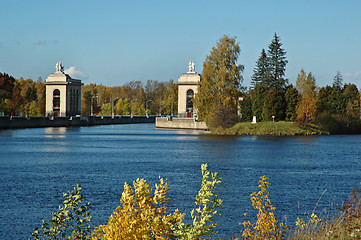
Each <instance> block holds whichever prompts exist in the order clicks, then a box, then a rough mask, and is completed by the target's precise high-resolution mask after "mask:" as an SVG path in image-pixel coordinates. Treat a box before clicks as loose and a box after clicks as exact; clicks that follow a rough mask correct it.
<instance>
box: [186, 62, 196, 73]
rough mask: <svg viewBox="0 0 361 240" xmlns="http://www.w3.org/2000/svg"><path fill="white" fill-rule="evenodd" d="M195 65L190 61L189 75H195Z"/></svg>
mask: <svg viewBox="0 0 361 240" xmlns="http://www.w3.org/2000/svg"><path fill="white" fill-rule="evenodd" d="M195 72H196V70H195V64H194V62H193V61H189V65H188V73H195Z"/></svg>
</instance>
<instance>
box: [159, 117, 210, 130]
mask: <svg viewBox="0 0 361 240" xmlns="http://www.w3.org/2000/svg"><path fill="white" fill-rule="evenodd" d="M155 127H157V128H171V129H195V130H207V125H206V123H205V122H197V121H195V119H194V118H170V117H157V118H156V120H155Z"/></svg>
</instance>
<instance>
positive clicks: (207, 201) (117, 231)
mask: <svg viewBox="0 0 361 240" xmlns="http://www.w3.org/2000/svg"><path fill="white" fill-rule="evenodd" d="M201 168H202V176H203V177H202V185H201V189H200V191H199V192H198V194H197V196H196V202H195V204H196V205H197V206H198V208H196V209H193V210H192V211H191V217H192V224H185V223H184V222H183V219H184V217H185V214H184V213H181V212H180V211H179V210H178V209H176V210H175V211H174V213H172V214H167V210H168V207H167V205H168V203H169V201H170V200H169V198H168V197H166V194H167V193H168V189H169V188H168V182H164V180H163V179H162V178H160V180H159V181H160V182H159V184H156V185H155V191H154V193H153V192H152V187H151V185H150V184H148V183H147V182H146V180H144V179H137V180H136V181H134V182H133V186H134V189H132V187H131V186H130V185H128V184H127V183H125V184H124V191H123V193H122V197H121V199H120V202H121V206H118V207H117V209H116V210H115V211H114V214H113V215H112V216H111V217H110V218H109V220H108V223H107V225H100V226H99V227H97V228H96V229H95V231H94V233H93V235H92V237H93V239H205V236H210V235H211V234H212V233H214V234H215V233H217V231H215V227H216V225H217V224H216V223H211V222H212V221H213V219H212V217H213V216H214V215H218V213H217V211H216V210H215V208H219V207H220V206H221V204H222V200H220V199H219V198H218V195H217V193H216V191H217V189H216V186H215V185H216V184H219V183H220V182H221V181H220V178H219V177H218V173H211V180H208V178H209V175H210V172H209V171H208V170H207V164H202V167H201ZM208 223H211V224H208Z"/></svg>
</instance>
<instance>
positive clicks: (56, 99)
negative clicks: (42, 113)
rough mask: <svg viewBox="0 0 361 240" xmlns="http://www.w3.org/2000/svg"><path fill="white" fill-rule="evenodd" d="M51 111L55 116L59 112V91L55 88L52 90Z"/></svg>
mask: <svg viewBox="0 0 361 240" xmlns="http://www.w3.org/2000/svg"><path fill="white" fill-rule="evenodd" d="M53 113H54V116H55V117H58V116H59V114H60V91H59V89H55V90H54V92H53Z"/></svg>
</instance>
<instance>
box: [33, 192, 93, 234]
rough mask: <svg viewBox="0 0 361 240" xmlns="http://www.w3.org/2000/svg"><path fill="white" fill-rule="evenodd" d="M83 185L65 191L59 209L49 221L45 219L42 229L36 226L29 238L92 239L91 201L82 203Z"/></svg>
mask: <svg viewBox="0 0 361 240" xmlns="http://www.w3.org/2000/svg"><path fill="white" fill-rule="evenodd" d="M81 189H82V188H81V186H80V185H77V186H76V187H75V188H74V190H73V191H71V192H68V193H63V200H62V202H61V205H60V206H59V211H57V212H53V213H52V217H51V219H50V220H49V223H47V222H45V221H44V220H43V224H42V226H41V227H42V231H40V230H39V228H35V229H34V232H33V234H32V235H31V236H30V238H29V239H36V240H40V239H90V223H91V218H92V217H91V216H89V206H90V203H89V202H88V203H86V204H82V202H83V201H85V198H84V197H83V196H82V195H81V194H80V191H81Z"/></svg>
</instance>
